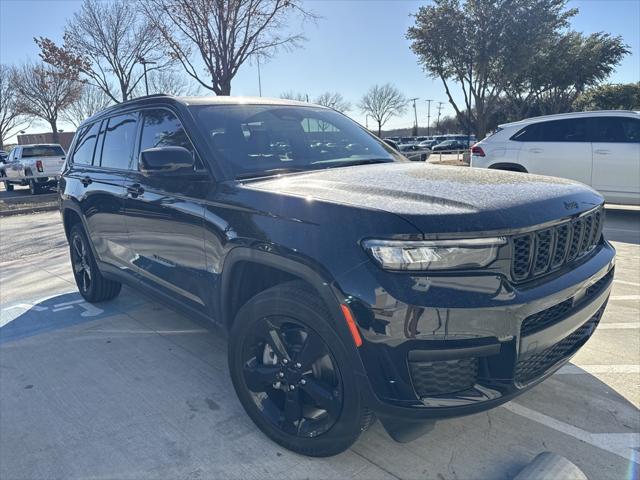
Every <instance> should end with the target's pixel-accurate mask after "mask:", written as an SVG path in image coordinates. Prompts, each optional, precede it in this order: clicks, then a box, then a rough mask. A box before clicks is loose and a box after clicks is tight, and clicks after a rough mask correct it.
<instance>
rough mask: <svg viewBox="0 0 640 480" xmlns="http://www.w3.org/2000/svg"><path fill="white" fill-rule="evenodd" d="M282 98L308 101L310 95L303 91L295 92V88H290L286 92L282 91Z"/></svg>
mask: <svg viewBox="0 0 640 480" xmlns="http://www.w3.org/2000/svg"><path fill="white" fill-rule="evenodd" d="M280 98H284V99H285V100H295V101H297V102H308V101H309V95H307V94H306V93H302V92H294V91H293V90H289V91H286V92H282V93H281V94H280Z"/></svg>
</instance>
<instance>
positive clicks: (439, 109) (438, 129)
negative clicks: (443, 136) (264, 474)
mask: <svg viewBox="0 0 640 480" xmlns="http://www.w3.org/2000/svg"><path fill="white" fill-rule="evenodd" d="M442 105H444V102H438V120H437V121H436V130H437V131H438V133H440V112H442Z"/></svg>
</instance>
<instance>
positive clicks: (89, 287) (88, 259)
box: [69, 223, 122, 303]
mask: <svg viewBox="0 0 640 480" xmlns="http://www.w3.org/2000/svg"><path fill="white" fill-rule="evenodd" d="M69 256H70V257H71V267H72V269H73V276H74V278H75V280H76V285H77V286H78V290H79V291H80V295H82V297H83V298H84V299H85V300H87V301H88V302H92V303H95V302H102V301H105V300H111V299H112V298H115V297H117V296H118V294H119V293H120V289H121V288H122V284H121V283H120V282H117V281H115V280H109V279H107V278H104V277H103V276H102V273H101V272H100V270H99V269H98V265H97V263H96V261H95V259H94V257H93V251H92V250H91V246H90V245H89V241H88V240H87V236H86V235H85V233H84V230H83V228H82V225H81V224H79V223H77V224H75V225H74V226H73V227H72V228H71V231H70V232H69Z"/></svg>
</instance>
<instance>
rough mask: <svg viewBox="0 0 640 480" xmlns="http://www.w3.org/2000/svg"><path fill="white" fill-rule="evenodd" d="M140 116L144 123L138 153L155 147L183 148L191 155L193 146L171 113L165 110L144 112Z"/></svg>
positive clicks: (178, 121)
mask: <svg viewBox="0 0 640 480" xmlns="http://www.w3.org/2000/svg"><path fill="white" fill-rule="evenodd" d="M142 115H143V117H144V123H143V124H142V137H141V139H140V151H143V150H146V149H148V148H156V147H184V148H186V149H187V150H189V151H190V152H192V153H193V146H192V145H191V142H190V141H189V138H188V137H187V134H186V132H185V131H184V128H183V127H182V124H181V123H180V120H178V119H177V118H176V116H175V115H174V114H173V113H172V112H170V111H169V110H165V109H158V110H145V111H144V112H142Z"/></svg>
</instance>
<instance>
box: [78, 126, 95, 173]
mask: <svg viewBox="0 0 640 480" xmlns="http://www.w3.org/2000/svg"><path fill="white" fill-rule="evenodd" d="M99 128H100V122H98V123H94V124H93V125H90V126H88V127H85V128H84V129H83V130H82V131H81V132H80V134H79V137H78V142H77V144H76V149H75V151H74V152H73V163H74V164H78V165H91V164H92V163H93V150H94V148H95V146H96V138H97V137H98V130H99Z"/></svg>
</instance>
